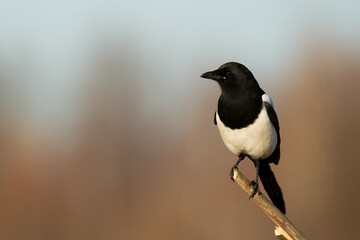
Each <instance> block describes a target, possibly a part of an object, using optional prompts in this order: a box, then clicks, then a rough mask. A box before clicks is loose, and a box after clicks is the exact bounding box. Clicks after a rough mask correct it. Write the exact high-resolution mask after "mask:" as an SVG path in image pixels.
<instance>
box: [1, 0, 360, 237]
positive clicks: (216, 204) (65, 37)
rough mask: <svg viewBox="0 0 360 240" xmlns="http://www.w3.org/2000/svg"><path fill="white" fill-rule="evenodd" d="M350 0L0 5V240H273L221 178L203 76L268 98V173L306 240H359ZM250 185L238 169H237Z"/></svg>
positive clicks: (266, 224)
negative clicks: (271, 113)
mask: <svg viewBox="0 0 360 240" xmlns="http://www.w3.org/2000/svg"><path fill="white" fill-rule="evenodd" d="M359 11H360V2H359V1H301V2H300V1H297V2H288V1H277V2H276V3H274V2H271V3H270V2H265V1H260V2H258V1H257V2H242V1H221V2H220V1H219V2H215V1H187V0H185V1H178V2H174V3H171V2H169V1H160V0H157V1H143V2H141V3H140V2H135V1H133V2H130V1H95V0H93V1H52V2H51V1H43V0H35V1H1V3H0V239H29V240H32V239H69V240H71V239H175V240H176V239H179V240H180V239H275V237H274V235H273V231H274V224H273V223H272V222H271V220H269V219H268V218H267V217H266V216H265V215H264V214H263V212H262V211H261V210H260V209H259V208H258V207H256V206H255V204H254V203H253V202H252V201H250V200H248V197H247V196H246V195H245V193H244V192H243V191H242V190H241V189H240V188H239V187H238V186H237V185H236V184H234V183H233V182H231V181H230V178H229V175H228V173H229V169H230V168H231V167H232V165H233V164H234V163H235V161H236V157H235V156H233V155H232V154H231V153H230V152H229V151H228V150H227V149H226V148H225V146H224V145H223V143H222V141H221V139H220V136H219V133H218V130H217V128H216V126H214V125H213V114H214V111H215V109H216V104H217V99H218V97H219V95H220V89H219V87H218V86H217V85H216V83H215V82H212V81H209V80H205V79H201V78H200V77H199V76H200V74H202V73H203V72H205V71H209V70H213V69H216V68H217V67H219V66H220V65H221V64H223V63H225V62H228V61H238V62H241V63H243V64H245V65H246V66H247V67H248V68H249V69H250V70H251V71H252V72H253V74H254V75H255V77H256V78H257V80H258V81H259V83H260V85H261V86H262V88H263V89H264V90H265V91H266V92H267V93H268V94H269V95H270V96H271V97H272V99H273V101H274V102H275V107H276V110H277V113H278V117H279V120H280V126H281V135H282V159H281V161H280V164H279V165H278V166H276V167H275V166H274V167H273V170H274V172H275V174H276V176H277V179H278V181H279V183H280V185H281V187H282V190H283V193H284V196H285V200H286V204H287V212H288V214H287V216H288V217H289V218H290V219H291V220H292V221H293V222H294V223H295V225H296V226H297V227H298V228H299V229H300V230H302V231H303V232H304V233H305V235H307V236H308V237H309V238H310V239H356V238H359V237H360V236H359V232H358V229H357V228H358V226H359V224H360V220H359V218H358V216H359V214H360V206H359V205H358V198H359V197H360V191H359V187H358V184H359V183H360V176H359V169H360V161H359V159H358V158H359V155H360V148H359V135H360V125H359V123H360V111H359V110H360V101H359V100H358V98H359V96H358V94H359V93H358V92H359V89H360V14H359ZM240 170H241V171H243V172H244V173H245V174H246V175H247V176H248V177H249V178H250V179H253V178H254V176H255V170H254V168H253V165H252V163H251V162H250V161H248V160H247V161H244V162H242V163H241V165H240Z"/></svg>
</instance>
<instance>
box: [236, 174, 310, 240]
mask: <svg viewBox="0 0 360 240" xmlns="http://www.w3.org/2000/svg"><path fill="white" fill-rule="evenodd" d="M234 180H235V182H236V183H237V184H239V186H240V187H241V188H242V189H244V191H245V192H246V193H247V194H248V195H249V196H250V195H251V193H252V192H253V189H254V188H253V186H252V185H251V184H250V181H249V180H248V179H247V178H246V177H245V175H244V174H242V173H241V172H240V171H239V170H237V169H235V170H234ZM253 200H254V202H255V203H256V204H257V205H258V206H259V207H260V208H261V209H262V210H263V211H264V212H265V214H266V215H268V217H269V218H270V219H271V220H272V221H273V222H274V223H275V224H276V225H277V226H278V227H277V228H276V229H275V235H276V236H277V237H278V238H279V239H288V240H306V239H307V238H306V237H305V236H304V234H303V233H301V232H300V231H299V230H298V229H297V228H296V227H295V225H294V224H293V223H292V222H291V221H290V220H289V219H288V218H287V217H286V216H285V215H284V214H283V213H282V212H280V210H279V209H277V207H275V206H274V204H273V203H272V202H271V201H270V200H268V199H267V198H266V197H265V196H264V195H263V194H262V193H261V192H258V194H256V195H255V196H254V197H253ZM286 235H288V236H286Z"/></svg>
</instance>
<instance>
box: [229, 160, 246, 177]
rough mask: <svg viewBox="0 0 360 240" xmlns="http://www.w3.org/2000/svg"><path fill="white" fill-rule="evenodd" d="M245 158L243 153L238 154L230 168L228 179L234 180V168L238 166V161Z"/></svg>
mask: <svg viewBox="0 0 360 240" xmlns="http://www.w3.org/2000/svg"><path fill="white" fill-rule="evenodd" d="M244 158H245V156H244V155H243V154H240V155H239V159H238V160H237V162H236V163H235V165H234V166H233V167H232V168H231V169H230V179H231V180H232V181H233V182H235V180H234V170H235V169H238V168H237V167H238V166H239V163H240V162H241V161H242V160H243V159H244Z"/></svg>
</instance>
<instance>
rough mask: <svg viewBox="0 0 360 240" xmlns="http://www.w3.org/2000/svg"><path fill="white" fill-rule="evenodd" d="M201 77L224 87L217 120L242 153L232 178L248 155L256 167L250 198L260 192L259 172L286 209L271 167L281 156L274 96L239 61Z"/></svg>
mask: <svg viewBox="0 0 360 240" xmlns="http://www.w3.org/2000/svg"><path fill="white" fill-rule="evenodd" d="M201 77H202V78H208V79H213V80H215V81H216V82H218V83H219V85H220V88H221V96H220V98H219V101H218V108H217V111H216V112H215V116H214V123H215V125H217V126H218V129H219V132H220V135H221V138H222V140H223V142H224V144H225V145H226V147H227V148H228V149H229V150H230V152H232V153H233V154H235V155H237V156H238V157H239V159H238V161H237V162H236V164H235V165H234V166H233V167H232V168H231V170H230V177H231V179H232V180H234V179H233V171H234V168H237V166H238V165H239V163H240V162H241V161H242V160H243V159H244V158H245V157H248V158H249V159H251V160H252V162H253V163H254V165H255V167H256V178H255V181H253V182H252V183H253V185H254V192H253V193H252V195H251V196H250V198H252V197H254V196H255V194H256V193H257V192H258V177H259V176H260V179H261V182H262V184H263V186H264V188H265V190H266V192H267V193H268V195H269V197H270V199H271V201H272V202H273V203H274V205H275V206H276V207H277V208H278V209H279V210H280V211H281V212H283V213H285V212H286V211H285V201H284V198H283V194H282V191H281V188H280V186H279V184H278V183H277V181H276V178H275V175H274V173H273V172H272V171H271V168H270V163H275V164H276V165H277V164H278V163H279V159H280V132H279V130H280V127H279V121H278V118H277V115H276V113H275V110H274V105H273V102H272V100H271V98H270V97H269V96H268V95H267V94H266V93H265V92H264V91H263V90H262V89H261V88H260V86H259V84H258V82H257V81H256V79H255V77H254V76H253V74H252V73H251V72H250V71H249V69H247V68H246V67H245V66H244V65H242V64H240V63H236V62H229V63H225V64H223V65H221V66H220V67H219V68H218V69H217V70H214V71H210V72H206V73H204V74H202V75H201Z"/></svg>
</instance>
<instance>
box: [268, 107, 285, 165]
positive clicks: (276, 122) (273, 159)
mask: <svg viewBox="0 0 360 240" xmlns="http://www.w3.org/2000/svg"><path fill="white" fill-rule="evenodd" d="M264 105H265V108H266V112H267V114H268V116H269V118H270V121H271V123H272V125H273V126H274V128H275V130H276V134H277V139H278V142H277V144H276V147H275V150H274V152H273V153H272V154H271V155H270V157H268V162H273V163H275V164H276V165H277V164H278V163H279V160H280V142H281V139H280V126H279V120H278V118H277V115H276V112H275V110H274V108H273V107H272V106H271V104H270V103H268V102H264Z"/></svg>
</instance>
